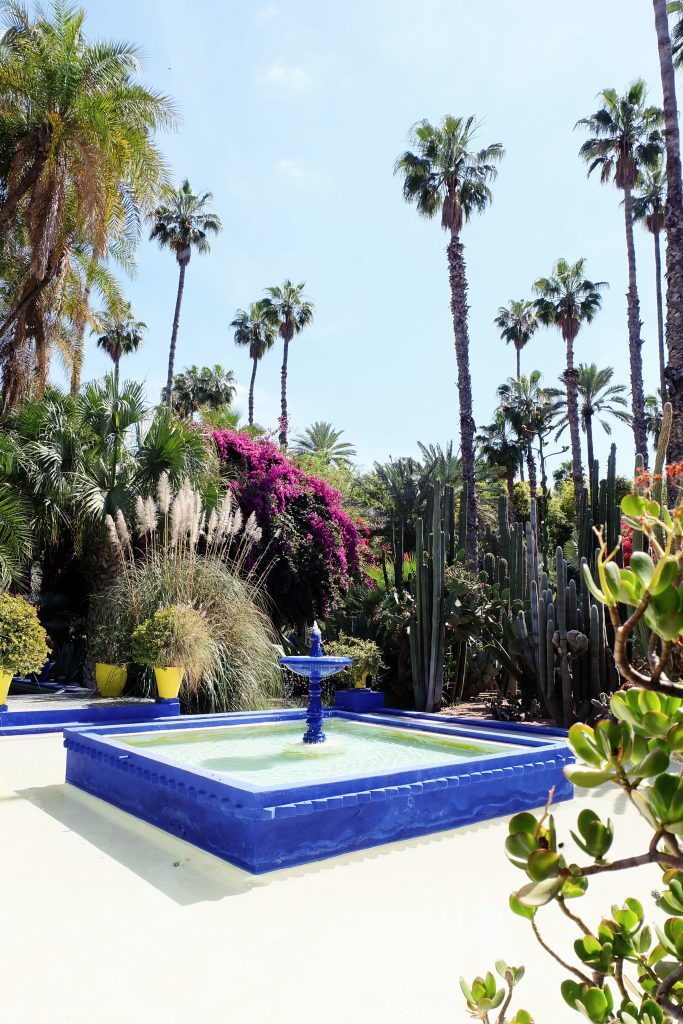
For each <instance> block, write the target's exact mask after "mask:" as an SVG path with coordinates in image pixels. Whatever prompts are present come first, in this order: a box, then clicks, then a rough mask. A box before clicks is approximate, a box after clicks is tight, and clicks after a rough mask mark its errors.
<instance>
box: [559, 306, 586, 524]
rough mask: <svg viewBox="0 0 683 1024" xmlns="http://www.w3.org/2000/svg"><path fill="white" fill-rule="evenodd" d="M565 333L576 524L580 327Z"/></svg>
mask: <svg viewBox="0 0 683 1024" xmlns="http://www.w3.org/2000/svg"><path fill="white" fill-rule="evenodd" d="M563 333H564V340H565V342H566V343H567V369H566V370H565V371H564V382H565V386H566V388H567V419H568V420H569V436H570V438H571V445H572V480H573V482H574V501H575V503H576V522H577V525H578V522H579V512H580V509H581V491H582V490H583V466H582V465H581V432H580V429H579V371H578V370H575V369H574V339H575V338H576V335H577V334H578V327H577V326H575V325H570V327H569V328H568V330H567V331H565V332H563Z"/></svg>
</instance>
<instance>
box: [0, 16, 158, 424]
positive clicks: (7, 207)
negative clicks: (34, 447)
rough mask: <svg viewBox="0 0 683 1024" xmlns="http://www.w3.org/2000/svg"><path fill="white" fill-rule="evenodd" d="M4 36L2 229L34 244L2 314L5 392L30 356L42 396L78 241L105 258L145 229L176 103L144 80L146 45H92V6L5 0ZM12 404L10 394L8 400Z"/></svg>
mask: <svg viewBox="0 0 683 1024" xmlns="http://www.w3.org/2000/svg"><path fill="white" fill-rule="evenodd" d="M1 12H2V19H3V21H4V23H5V25H6V27H7V31H6V32H5V34H4V35H3V37H2V40H1V41H0V55H1V59H0V95H2V108H1V109H0V139H1V140H2V147H1V148H2V157H1V158H0V177H1V178H2V189H1V190H0V195H1V196H2V198H1V200H0V236H2V241H3V243H4V244H5V245H7V244H12V239H17V238H19V237H21V238H23V239H24V241H25V245H24V251H23V254H22V255H23V257H24V259H23V261H22V272H21V273H20V274H19V275H18V276H17V278H16V280H15V281H14V282H13V285H12V289H11V294H10V295H9V296H8V297H7V302H6V305H5V308H4V310H3V313H2V317H1V321H0V341H2V347H3V353H2V355H3V364H4V366H5V380H4V381H3V384H4V390H5V394H7V393H8V392H10V391H11V392H12V393H13V394H14V395H15V396H18V394H19V393H18V391H17V389H16V388H13V385H12V381H11V380H9V379H8V376H9V377H11V375H12V373H13V372H14V370H15V369H16V368H18V367H21V366H22V364H23V365H26V363H27V362H29V363H30V362H32V363H33V364H34V366H35V378H36V379H37V381H38V393H40V392H41V391H42V390H43V389H44V387H45V381H46V377H47V363H48V360H47V340H48V338H49V333H50V331H49V326H50V323H51V320H52V318H53V316H54V309H55V307H54V304H55V302H56V301H58V299H59V298H60V296H61V289H60V288H59V287H56V288H55V289H54V290H53V291H52V293H51V291H50V286H51V285H53V284H55V283H58V282H60V280H61V279H62V275H63V273H64V270H65V266H66V264H67V263H68V261H69V250H70V248H71V247H72V246H73V244H74V243H76V244H78V245H82V246H84V247H87V248H89V250H90V252H91V254H92V256H93V258H95V259H98V258H100V255H101V254H102V253H104V252H105V251H106V249H107V246H108V244H109V242H114V244H115V242H116V239H121V238H123V237H128V238H130V237H131V236H137V231H138V224H139V221H140V218H141V217H143V216H145V215H147V213H148V212H149V211H150V210H151V209H152V208H153V205H154V202H155V197H156V196H157V194H158V191H159V189H160V188H161V187H163V186H164V185H165V184H166V181H167V171H166V166H165V163H164V160H163V158H162V157H161V155H160V152H159V150H158V148H157V146H156V145H155V143H154V135H155V132H156V131H157V129H159V128H161V127H167V126H169V125H172V124H173V123H174V122H175V114H174V111H173V107H172V104H171V103H170V101H169V100H168V99H167V98H166V97H164V96H162V95H160V94H159V93H157V92H154V91H153V90H150V89H147V88H146V87H145V86H144V85H142V84H141V83H140V82H138V81H137V78H136V76H137V72H138V69H139V63H140V54H139V51H138V50H137V49H136V48H135V47H132V46H130V45H129V44H127V43H117V42H102V41H97V42H94V43H90V42H88V41H87V40H86V38H85V36H84V33H83V23H84V19H85V12H84V11H83V10H82V9H78V8H75V7H72V6H70V5H69V4H67V3H62V2H57V0H55V2H54V3H53V4H52V7H51V9H50V11H49V12H43V11H40V10H39V12H38V14H37V17H36V20H35V21H33V22H32V21H31V19H30V17H29V14H28V12H27V10H26V9H25V8H23V7H22V6H20V5H19V4H18V3H14V2H4V3H3V4H2V7H1ZM5 404H7V403H5Z"/></svg>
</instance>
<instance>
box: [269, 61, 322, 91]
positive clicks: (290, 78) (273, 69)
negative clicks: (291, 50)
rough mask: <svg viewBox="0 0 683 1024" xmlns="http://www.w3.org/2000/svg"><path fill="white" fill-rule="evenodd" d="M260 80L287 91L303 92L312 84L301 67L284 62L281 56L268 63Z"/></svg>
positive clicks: (311, 80)
mask: <svg viewBox="0 0 683 1024" xmlns="http://www.w3.org/2000/svg"><path fill="white" fill-rule="evenodd" d="M262 81H264V82H266V83H267V84H268V85H274V86H276V87H277V88H279V89H286V90H287V91H288V92H303V91H304V90H305V89H308V88H309V87H310V86H311V85H313V79H312V78H311V76H310V75H309V74H308V73H307V72H306V71H304V69H303V68H299V67H296V66H294V65H292V64H285V62H284V61H283V60H282V58H281V57H279V58H278V59H277V60H276V61H274V63H273V64H271V65H270V67H269V68H268V70H267V71H266V73H265V75H264V76H263V79H262Z"/></svg>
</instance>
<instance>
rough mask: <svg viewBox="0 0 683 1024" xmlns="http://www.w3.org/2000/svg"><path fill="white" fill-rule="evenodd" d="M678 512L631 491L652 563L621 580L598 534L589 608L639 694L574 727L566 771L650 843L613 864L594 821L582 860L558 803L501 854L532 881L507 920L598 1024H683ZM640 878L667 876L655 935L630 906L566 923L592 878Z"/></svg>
mask: <svg viewBox="0 0 683 1024" xmlns="http://www.w3.org/2000/svg"><path fill="white" fill-rule="evenodd" d="M682 472H683V466H681V465H676V466H674V467H669V474H668V475H669V477H670V478H671V479H672V480H673V481H676V480H677V479H678V478H679V477H680V475H681V473H682ZM659 482H660V481H659V480H655V481H654V483H655V484H658V483H659ZM682 511H683V497H679V501H678V504H677V507H676V508H675V510H674V512H673V514H672V513H671V512H669V510H668V509H667V508H666V506H665V505H663V504H661V505H660V503H659V502H657V501H655V500H654V499H653V497H652V491H651V489H650V479H649V475H648V474H647V473H646V472H645V471H643V470H642V469H641V470H639V472H638V475H637V477H636V485H635V489H634V491H633V492H632V493H630V494H628V495H626V496H625V497H624V498H623V499H622V501H621V513H622V516H623V517H624V519H625V520H626V521H627V523H628V524H629V525H630V526H631V527H632V529H633V530H634V531H636V532H639V533H641V534H644V536H645V538H646V540H647V548H648V550H647V551H645V550H634V551H633V554H632V555H631V560H630V565H629V566H628V567H627V568H623V567H622V566H621V565H620V564H619V562H618V561H617V555H618V550H619V545H618V544H617V546H616V547H615V548H613V549H611V550H609V549H608V547H607V544H606V543H605V541H604V540H603V538H602V534H601V532H600V534H599V540H600V545H599V549H598V552H597V557H596V560H595V566H596V568H595V578H594V576H593V574H592V573H591V571H590V570H589V568H588V566H587V565H586V564H584V570H583V571H584V578H585V583H586V586H587V587H588V588H589V590H590V593H591V594H592V596H593V598H594V599H595V601H596V602H599V604H601V605H603V606H604V607H605V608H606V609H607V611H608V613H609V616H610V619H611V622H612V625H613V628H614V631H615V640H614V658H615V662H616V664H617V666H618V668H619V671H620V673H621V675H622V677H623V678H624V679H626V680H627V681H629V682H630V683H635V684H637V685H633V686H631V687H630V688H628V689H623V690H621V691H619V692H618V693H616V694H614V695H613V696H612V698H611V701H610V712H611V717H610V718H607V719H604V720H603V721H600V722H598V723H597V725H596V726H595V727H594V728H591V727H590V726H588V725H585V724H582V723H576V724H574V725H572V727H571V729H570V730H569V744H570V746H571V748H572V750H573V751H574V753H575V755H576V757H577V759H578V762H577V763H576V764H575V765H573V766H570V767H567V768H565V774H566V776H567V778H568V779H569V780H570V781H571V782H572V783H573V785H575V786H577V787H579V788H582V789H588V790H591V789H597V788H598V787H601V786H604V785H611V786H615V787H617V788H618V789H620V790H621V791H622V792H623V793H624V794H625V796H626V798H627V805H630V807H631V808H632V809H633V811H634V812H635V813H637V814H639V815H640V816H641V818H642V819H643V820H644V821H645V823H646V824H647V826H648V827H649V829H650V831H651V839H650V842H649V843H648V844H646V845H645V846H644V848H643V849H638V850H636V851H635V852H634V854H633V855H630V856H625V857H620V858H613V856H612V848H613V845H614V840H615V827H614V825H613V823H612V822H611V821H609V820H604V819H603V818H602V817H601V816H600V815H599V814H598V813H597V812H596V810H595V809H593V808H591V807H584V808H583V809H582V810H581V812H580V813H579V815H578V817H577V821H576V827H575V829H573V830H571V831H570V836H571V839H572V840H573V847H572V846H571V845H570V843H569V842H568V841H566V840H564V839H563V837H561V836H559V835H558V833H557V829H556V825H555V821H554V818H553V815H552V814H551V813H550V800H549V806H548V807H547V808H546V810H545V811H544V812H543V813H542V814H541V815H537V814H533V813H531V812H529V811H525V812H523V813H521V814H516V815H514V816H513V817H512V818H511V819H510V822H509V825H508V831H509V834H508V837H507V840H506V843H505V852H506V854H507V857H508V859H509V860H510V862H511V863H512V864H513V865H514V866H515V867H516V868H518V869H519V870H521V871H522V872H524V874H525V875H526V879H527V880H526V883H525V884H524V885H523V886H522V887H521V888H520V889H518V890H517V891H516V892H515V893H513V895H512V896H511V899H510V907H511V909H512V910H513V912H514V913H516V914H518V915H519V916H520V917H523V918H525V919H527V920H528V921H529V922H530V923H531V927H532V928H533V931H534V934H535V936H536V938H537V939H538V940H539V942H540V943H541V945H542V946H543V947H544V949H546V950H548V951H550V952H551V954H552V955H553V956H554V957H555V959H556V960H558V961H559V962H560V963H561V964H562V966H563V967H564V968H565V969H566V970H567V971H568V972H570V973H571V975H572V977H571V978H568V979H567V980H566V981H565V982H564V983H563V985H562V996H563V998H564V1000H565V1002H566V1003H567V1005H568V1006H569V1007H571V1008H572V1009H573V1010H575V1011H577V1012H578V1013H580V1014H582V1015H583V1016H584V1017H585V1018H587V1019H588V1020H589V1021H591V1022H593V1024H646V1022H647V1024H670V1022H672V1021H675V1020H681V1019H683V779H682V778H681V774H680V771H679V770H678V769H677V766H676V765H675V764H672V761H674V760H676V761H679V760H680V754H681V751H683V685H681V684H680V683H676V682H673V681H672V680H671V679H670V678H669V677H668V676H667V674H666V673H667V670H668V669H669V666H670V665H671V663H672V662H671V649H672V644H673V643H674V642H675V643H678V642H679V640H680V638H681V637H683V610H682V609H683V603H682V595H681V591H680V588H679V586H678V579H679V576H680V564H681V561H683V529H682V528H681V512H682ZM623 606H626V612H625V613H624V612H623V610H622V608H623ZM624 614H625V615H626V616H628V617H627V618H624ZM641 618H642V619H643V620H644V621H645V622H646V623H647V625H648V626H649V627H650V630H651V636H652V639H651V642H650V644H649V648H648V662H647V664H648V667H649V671H648V673H647V674H646V673H645V672H644V671H643V669H642V668H640V669H635V668H634V666H633V665H632V663H631V661H630V658H629V646H628V643H627V642H628V639H629V636H630V634H631V632H632V630H633V628H634V625H635V623H636V621H638V620H639V619H641ZM550 799H552V793H551V795H550ZM644 865H649V866H651V867H656V868H657V869H658V870H659V871H660V872H661V876H662V887H661V889H660V891H659V892H658V893H657V894H655V896H656V902H657V906H658V908H659V910H660V911H661V912H662V913H663V914H664V915H665V916H664V919H663V920H661V919H660V920H657V921H655V922H653V923H652V924H650V923H648V921H647V920H646V917H645V911H644V908H643V906H642V904H641V903H640V902H639V900H637V899H634V898H633V897H627V898H626V899H624V900H623V902H622V903H621V904H617V903H614V904H612V906H611V908H610V911H609V914H606V915H605V916H604V917H603V918H602V919H601V920H599V921H598V922H589V921H586V920H585V919H584V918H582V917H581V916H580V914H579V912H577V911H576V910H575V909H572V910H571V911H569V910H568V908H567V902H568V901H569V900H572V901H576V902H580V901H581V899H582V898H583V897H584V895H585V894H586V892H587V891H588V889H589V886H590V882H591V879H592V878H593V877H594V876H599V875H602V874H605V873H607V872H617V871H620V870H625V869H629V868H636V867H639V866H644ZM551 903H555V904H557V905H559V908H560V909H561V910H562V911H563V912H564V913H565V915H566V916H567V917H569V918H570V920H571V921H572V922H573V923H574V925H575V926H576V927H577V929H578V935H577V938H576V940H575V942H574V945H573V952H574V958H575V960H574V963H573V964H570V963H568V962H567V960H566V959H565V958H564V957H563V956H561V955H560V954H559V953H557V952H555V949H554V947H553V944H552V943H549V940H548V938H547V937H546V938H545V939H544V938H543V936H542V934H541V931H540V927H539V918H540V917H541V914H542V908H543V907H545V906H546V905H548V904H551ZM477 992H478V994H479V995H480V997H481V998H482V999H484V1000H486V999H489V1000H490V999H492V998H497V996H496V993H495V986H493V987H492V986H491V984H490V982H489V981H488V980H487V981H485V982H482V983H481V984H479V987H478V989H477ZM465 995H466V998H468V1003H469V997H468V994H467V992H466V993H465Z"/></svg>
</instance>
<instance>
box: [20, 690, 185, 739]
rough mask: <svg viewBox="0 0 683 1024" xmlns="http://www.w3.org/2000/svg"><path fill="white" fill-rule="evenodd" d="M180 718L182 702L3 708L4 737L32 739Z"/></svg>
mask: <svg viewBox="0 0 683 1024" xmlns="http://www.w3.org/2000/svg"><path fill="white" fill-rule="evenodd" d="M179 716H180V701H179V700H177V699H169V700H164V699H163V698H160V697H157V698H156V699H155V700H135V701H130V702H126V701H125V700H119V699H112V701H111V703H108V702H107V701H106V700H103V701H102V702H101V703H99V704H81V705H79V706H77V707H68V708H60V707H59V704H56V705H55V707H54V708H44V707H43V708H40V709H37V710H30V711H10V710H9V709H8V705H6V704H3V705H0V737H1V736H30V735H34V734H36V733H47V732H62V730H63V729H66V728H69V727H70V726H76V727H82V728H87V727H88V726H100V725H112V726H114V728H117V729H118V730H119V731H120V730H121V728H122V727H127V726H128V725H129V724H132V723H138V722H144V723H148V722H155V721H159V722H161V723H162V725H163V724H164V723H166V722H168V720H169V719H172V718H176V717H179Z"/></svg>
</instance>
